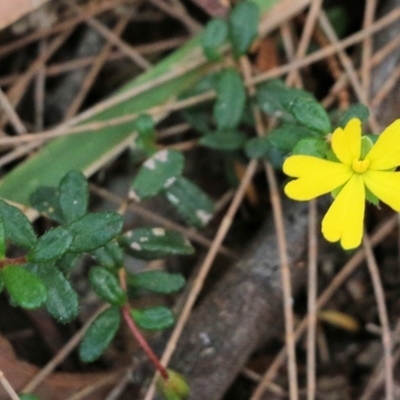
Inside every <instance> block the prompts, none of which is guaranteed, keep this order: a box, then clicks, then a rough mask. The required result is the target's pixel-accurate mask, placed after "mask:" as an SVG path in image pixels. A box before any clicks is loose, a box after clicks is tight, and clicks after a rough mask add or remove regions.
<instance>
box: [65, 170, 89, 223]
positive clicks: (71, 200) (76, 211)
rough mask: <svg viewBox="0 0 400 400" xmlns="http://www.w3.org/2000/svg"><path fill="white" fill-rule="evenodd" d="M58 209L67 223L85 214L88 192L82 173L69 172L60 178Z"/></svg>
mask: <svg viewBox="0 0 400 400" xmlns="http://www.w3.org/2000/svg"><path fill="white" fill-rule="evenodd" d="M59 190H60V207H61V210H62V213H63V215H64V219H65V221H66V222H67V223H69V222H72V221H75V220H77V219H78V218H80V217H83V216H84V215H85V214H86V210H87V207H88V197H89V190H88V184H87V181H86V178H85V176H84V175H83V174H82V172H79V171H71V172H68V174H67V175H65V176H64V178H62V180H61V182H60V186H59Z"/></svg>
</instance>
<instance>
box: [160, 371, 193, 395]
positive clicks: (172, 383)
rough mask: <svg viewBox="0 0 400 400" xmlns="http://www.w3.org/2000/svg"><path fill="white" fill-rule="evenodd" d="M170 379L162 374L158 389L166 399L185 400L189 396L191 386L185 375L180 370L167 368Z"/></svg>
mask: <svg viewBox="0 0 400 400" xmlns="http://www.w3.org/2000/svg"><path fill="white" fill-rule="evenodd" d="M167 371H168V379H164V378H162V377H161V376H160V377H158V379H157V382H156V384H157V390H158V391H159V392H160V393H161V394H162V395H163V396H164V398H165V399H166V400H184V399H187V398H189V394H190V387H189V385H188V383H187V382H186V379H185V377H184V376H183V375H181V374H179V373H178V372H176V371H174V370H172V369H167Z"/></svg>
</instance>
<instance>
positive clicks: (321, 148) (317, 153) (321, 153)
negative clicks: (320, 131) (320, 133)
mask: <svg viewBox="0 0 400 400" xmlns="http://www.w3.org/2000/svg"><path fill="white" fill-rule="evenodd" d="M328 149H329V145H328V143H327V142H326V141H325V140H324V139H323V138H306V139H302V140H300V141H299V142H298V143H297V144H296V146H295V147H294V149H293V152H292V154H300V155H303V156H313V157H319V158H325V156H326V153H327V151H328Z"/></svg>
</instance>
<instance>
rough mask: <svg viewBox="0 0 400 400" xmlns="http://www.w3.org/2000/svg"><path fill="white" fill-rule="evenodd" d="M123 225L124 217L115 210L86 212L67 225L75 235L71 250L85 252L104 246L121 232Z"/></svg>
mask: <svg viewBox="0 0 400 400" xmlns="http://www.w3.org/2000/svg"><path fill="white" fill-rule="evenodd" d="M122 225H123V221H122V217H121V216H120V215H119V214H117V213H115V212H100V213H91V214H86V215H84V216H83V217H82V218H80V219H78V220H76V221H74V222H72V223H71V224H70V225H69V226H68V227H67V229H68V230H69V231H70V232H71V233H72V235H73V237H74V239H73V241H72V244H71V247H70V249H69V251H71V252H73V253H83V252H85V251H90V250H94V249H97V248H99V247H101V246H104V245H105V244H106V243H107V242H108V241H110V240H111V239H113V238H114V237H115V236H117V235H118V234H119V233H120V232H121V229H122Z"/></svg>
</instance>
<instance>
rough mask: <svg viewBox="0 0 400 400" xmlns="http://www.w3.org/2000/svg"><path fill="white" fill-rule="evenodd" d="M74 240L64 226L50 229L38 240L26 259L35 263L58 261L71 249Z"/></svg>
mask: <svg viewBox="0 0 400 400" xmlns="http://www.w3.org/2000/svg"><path fill="white" fill-rule="evenodd" d="M72 240H73V237H72V235H71V233H70V232H69V231H68V230H67V229H65V228H63V227H62V226H59V227H57V228H53V229H50V230H49V231H47V232H46V233H45V234H44V235H43V236H41V237H40V238H39V239H38V240H37V242H36V243H35V245H34V246H33V248H32V249H31V250H30V251H29V252H28V254H27V255H26V258H27V260H28V261H31V262H34V263H36V262H37V263H45V262H49V261H54V260H57V259H58V258H60V257H61V256H62V255H63V254H64V253H65V252H66V251H67V250H68V249H69V247H70V246H71V243H72Z"/></svg>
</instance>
